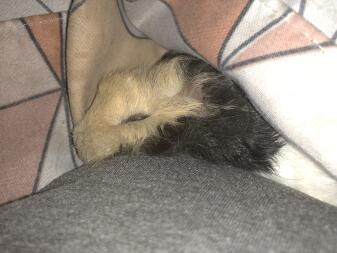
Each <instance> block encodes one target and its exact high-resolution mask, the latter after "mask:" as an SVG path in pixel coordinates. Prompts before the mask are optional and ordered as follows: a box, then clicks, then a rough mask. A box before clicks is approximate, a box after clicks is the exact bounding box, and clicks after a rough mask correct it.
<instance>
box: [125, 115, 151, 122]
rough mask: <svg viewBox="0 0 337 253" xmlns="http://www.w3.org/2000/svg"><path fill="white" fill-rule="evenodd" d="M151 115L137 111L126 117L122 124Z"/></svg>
mask: <svg viewBox="0 0 337 253" xmlns="http://www.w3.org/2000/svg"><path fill="white" fill-rule="evenodd" d="M149 116H150V115H148V114H144V113H136V114H133V115H131V116H130V117H128V118H126V119H125V120H123V121H122V124H125V123H128V122H133V121H140V120H143V119H146V118H148V117H149Z"/></svg>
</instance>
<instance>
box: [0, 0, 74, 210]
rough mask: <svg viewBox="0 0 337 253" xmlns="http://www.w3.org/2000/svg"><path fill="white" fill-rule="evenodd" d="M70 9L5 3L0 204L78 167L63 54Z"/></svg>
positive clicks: (1, 10)
mask: <svg viewBox="0 0 337 253" xmlns="http://www.w3.org/2000/svg"><path fill="white" fill-rule="evenodd" d="M69 4H70V0H69V1H64V0H63V1H46V0H45V1H28V0H27V1H26V0H25V1H12V0H11V1H0V20H6V21H2V22H0V164H1V165H0V204H1V203H3V202H7V201H11V200H14V199H17V198H20V197H22V196H25V195H27V194H30V193H32V192H36V191H38V190H39V189H41V188H42V187H44V186H45V185H46V184H48V183H49V182H50V181H51V180H52V179H54V178H55V177H58V176H60V175H61V174H63V173H65V172H66V171H69V170H70V169H72V168H74V167H76V163H77V162H76V160H75V154H74V153H75V152H74V150H73V149H72V148H71V145H70V143H71V136H70V131H71V120H70V111H69V105H68V98H67V91H66V77H65V63H64V54H63V52H64V47H65V31H66V21H67V13H66V12H63V11H66V10H67V8H68V6H69ZM54 11H62V12H59V13H52V12H54ZM46 13H47V14H48V13H50V14H48V15H42V16H30V17H26V16H27V15H36V14H46ZM19 17H20V19H12V18H19ZM9 18H11V20H8V19H9Z"/></svg>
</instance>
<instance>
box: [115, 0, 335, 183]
mask: <svg viewBox="0 0 337 253" xmlns="http://www.w3.org/2000/svg"><path fill="white" fill-rule="evenodd" d="M119 5H120V6H121V10H122V11H123V17H124V19H125V23H126V24H127V25H128V26H129V30H130V32H131V33H132V34H134V35H135V36H140V37H149V38H152V39H154V40H155V41H158V42H159V43H160V44H161V45H163V46H164V47H166V48H170V49H175V50H179V51H184V52H187V53H191V54H194V55H197V56H199V57H201V58H204V59H205V60H207V61H209V62H210V63H211V64H213V65H214V66H216V67H218V68H219V69H220V70H221V71H223V72H227V73H229V74H230V75H232V76H233V78H235V79H237V80H238V81H239V82H240V83H241V84H242V87H243V88H244V90H245V91H246V92H247V93H248V94H249V96H250V97H251V99H252V101H253V103H254V104H255V105H256V107H257V108H258V109H259V110H260V111H261V112H262V113H263V114H264V116H265V117H266V118H267V119H268V120H269V121H270V122H271V123H272V124H273V125H274V126H275V127H276V128H277V129H279V130H280V131H281V132H282V133H283V134H284V136H285V137H286V138H287V139H288V140H289V141H290V142H293V143H295V144H296V145H297V146H298V147H299V149H301V150H304V151H305V152H306V153H307V154H309V155H310V156H311V158H313V159H314V160H315V161H316V162H318V164H320V165H322V170H324V171H325V172H326V173H327V174H328V175H330V176H331V177H333V178H336V176H337V156H336V150H337V131H336V129H337V110H336V108H337V100H336V99H335V96H336V93H337V80H336V75H335V71H336V66H337V47H336V39H337V22H336V21H337V2H336V1H335V0H324V1H318V0H311V1H300V0H292V1H290V0H284V1H282V0H225V1H220V0H211V1H203V0H186V1H178V0H167V1H161V0H143V1H137V0H136V1H128V0H119ZM158 24H159V25H158ZM308 159H309V158H308Z"/></svg>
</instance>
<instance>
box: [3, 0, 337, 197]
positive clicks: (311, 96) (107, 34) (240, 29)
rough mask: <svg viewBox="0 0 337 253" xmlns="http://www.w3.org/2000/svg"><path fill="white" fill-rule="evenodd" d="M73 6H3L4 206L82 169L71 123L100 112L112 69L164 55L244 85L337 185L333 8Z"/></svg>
mask: <svg viewBox="0 0 337 253" xmlns="http://www.w3.org/2000/svg"><path fill="white" fill-rule="evenodd" d="M69 5H70V0H57V1H56V0H25V1H19V0H3V1H1V3H0V55H1V57H0V203H6V202H9V201H12V200H15V199H18V198H20V197H23V196H27V195H29V194H31V193H34V192H37V191H39V190H40V189H42V188H43V187H44V186H45V185H47V184H48V183H49V182H51V181H52V180H53V179H55V178H56V177H58V176H60V175H62V174H63V173H65V172H66V171H69V170H71V169H73V168H75V167H77V166H79V165H80V163H81V162H80V161H79V160H78V159H77V158H76V152H75V150H74V148H73V146H72V141H71V128H72V121H74V122H77V121H78V120H79V119H81V117H82V116H83V113H84V112H85V110H86V109H87V108H88V106H89V105H90V103H91V102H92V99H93V96H94V94H95V91H96V85H97V81H98V80H99V79H100V78H101V77H102V75H104V74H105V73H106V72H108V71H110V70H112V69H116V68H120V67H123V66H133V65H138V64H144V65H150V64H152V63H153V62H154V61H155V60H157V59H158V58H159V57H160V56H161V55H162V54H163V53H164V51H165V50H164V49H163V48H162V47H164V48H167V49H175V50H178V51H181V52H186V53H190V54H193V55H195V56H197V57H200V58H202V59H204V60H205V61H208V62H209V63H211V64H213V65H214V66H216V67H217V68H218V69H219V70H221V71H223V72H226V73H228V74H230V75H231V76H232V77H233V78H235V79H237V80H238V81H239V82H240V83H241V84H242V88H243V89H244V90H245V91H246V92H247V93H248V95H249V96H250V98H251V100H252V101H253V103H254V105H255V106H256V107H257V108H258V109H259V110H260V111H261V113H262V114H263V115H264V116H265V117H266V119H267V120H269V121H270V122H271V123H272V124H273V125H274V126H275V127H276V128H277V129H278V130H279V131H281V132H282V133H283V135H284V136H285V137H286V138H287V139H288V140H289V141H290V142H292V143H293V144H294V145H295V146H296V147H297V148H299V149H300V150H302V151H303V152H305V153H306V154H308V159H313V160H315V161H316V162H317V163H319V164H320V165H321V167H322V170H324V171H325V172H326V173H327V174H329V175H330V176H331V177H335V178H336V177H337V159H336V155H335V152H336V150H337V131H336V129H337V110H336V109H337V99H335V94H336V93H337V88H336V87H337V83H336V82H337V81H336V78H335V68H336V67H335V66H337V47H336V40H337V2H336V1H335V0H310V1H309V0H308V1H306V0H208V1H204V0H184V1H178V0H167V1H163V0H138V1H137V0H118V3H117V2H116V0H100V1H97V0H74V1H72V4H71V7H70V9H69ZM66 25H68V26H67V29H66ZM66 31H67V33H66ZM142 38H151V39H152V40H153V41H155V42H153V41H151V40H147V39H142ZM159 45H160V46H159ZM65 59H67V63H66V61H65ZM70 112H71V113H70Z"/></svg>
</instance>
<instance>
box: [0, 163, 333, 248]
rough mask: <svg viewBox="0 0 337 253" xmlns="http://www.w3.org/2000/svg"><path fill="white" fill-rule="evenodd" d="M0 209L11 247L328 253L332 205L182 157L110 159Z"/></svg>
mask: <svg viewBox="0 0 337 253" xmlns="http://www.w3.org/2000/svg"><path fill="white" fill-rule="evenodd" d="M48 188H49V189H48V191H44V192H42V193H40V194H36V195H34V196H32V197H29V198H27V199H24V200H20V201H17V202H14V203H11V204H8V205H5V206H3V207H2V208H0V224H1V225H0V248H1V252H3V253H12V252H13V253H14V252H26V253H29V252H34V253H38V252H43V253H49V252H58V253H66V252H69V253H77V252H78V253H82V252H83V253H86V252H88V253H94V252H100V253H103V252H127V253H132V252H137V253H138V252H174V253H176V252H212V253H215V252H239V253H241V252H256V253H260V252H288V253H290V252H314V253H316V252H336V248H337V241H336V234H337V209H336V207H332V206H329V205H326V204H323V203H321V202H319V201H316V200H313V199H311V198H309V197H307V196H305V195H302V194H300V193H298V192H295V191H292V190H290V189H288V188H285V187H283V186H281V185H278V184H275V183H273V182H270V181H268V180H267V179H264V178H261V177H259V176H257V175H254V174H251V173H248V172H244V171H241V170H238V169H234V168H231V167H224V168H220V167H216V166H215V165H211V164H208V163H206V162H200V161H198V160H194V159H191V158H187V157H171V158H158V157H141V158H129V157H119V158H116V159H114V160H112V161H105V162H102V163H99V164H96V165H95V166H94V167H91V168H90V167H89V168H88V167H87V168H86V167H84V168H80V169H77V170H73V171H71V172H69V173H67V174H66V175H65V176H63V177H61V178H60V179H58V180H57V181H56V182H55V183H53V184H52V185H50V186H49V187H48Z"/></svg>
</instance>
